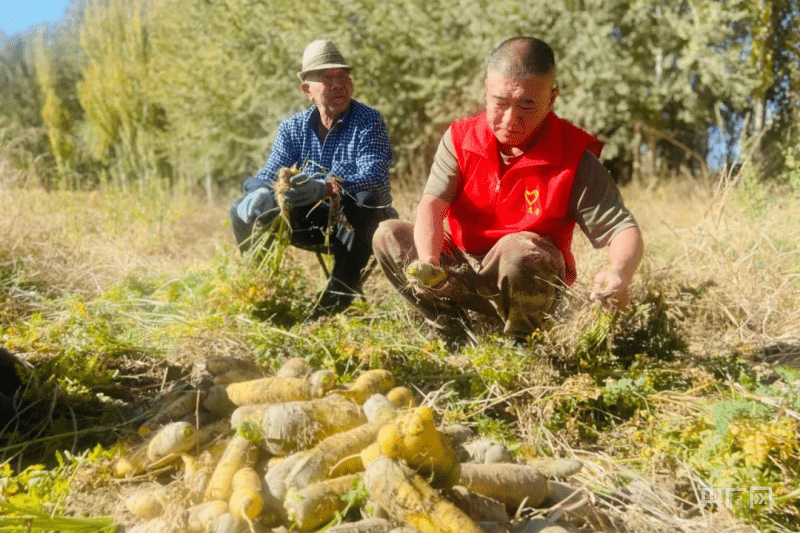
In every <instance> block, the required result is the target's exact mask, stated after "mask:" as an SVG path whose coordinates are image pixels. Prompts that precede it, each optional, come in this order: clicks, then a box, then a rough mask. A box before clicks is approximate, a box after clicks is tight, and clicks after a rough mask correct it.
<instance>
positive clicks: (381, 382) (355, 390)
mask: <svg viewBox="0 0 800 533" xmlns="http://www.w3.org/2000/svg"><path fill="white" fill-rule="evenodd" d="M392 387H394V375H393V374H392V373H391V372H389V371H388V370H382V369H380V368H375V369H372V370H367V371H365V372H362V373H361V374H359V376H358V377H357V378H356V380H355V381H354V382H353V383H352V384H351V385H350V386H349V387H348V388H347V390H346V391H336V392H337V393H342V394H344V395H345V396H347V397H348V398H351V399H352V400H353V401H355V402H357V403H360V404H363V403H364V402H366V401H367V399H368V398H369V397H370V396H372V395H373V394H386V393H387V392H389V391H390V390H392Z"/></svg>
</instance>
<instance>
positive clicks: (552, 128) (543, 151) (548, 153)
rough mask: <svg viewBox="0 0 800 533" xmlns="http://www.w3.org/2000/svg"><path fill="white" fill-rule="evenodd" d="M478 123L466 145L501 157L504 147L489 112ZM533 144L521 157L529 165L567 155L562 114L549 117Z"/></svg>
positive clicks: (492, 157)
mask: <svg viewBox="0 0 800 533" xmlns="http://www.w3.org/2000/svg"><path fill="white" fill-rule="evenodd" d="M476 126H477V127H474V128H470V130H469V133H468V134H467V136H466V138H465V139H464V146H463V149H464V150H467V151H470V152H473V153H476V154H478V155H480V156H481V157H483V158H484V159H488V160H498V164H499V159H500V153H499V150H500V147H499V145H498V142H497V138H496V137H495V136H494V133H492V130H491V129H489V124H488V123H487V122H486V113H485V112H484V113H483V114H481V115H480V116H478V117H476ZM533 135H534V138H535V140H533V141H532V144H533V145H532V146H531V147H530V148H529V149H528V151H527V152H525V153H524V154H523V155H522V156H520V158H519V159H518V160H517V163H516V164H515V166H516V165H517V164H525V165H558V164H560V163H561V162H562V161H563V160H564V157H565V153H564V143H563V142H562V137H563V133H562V131H561V124H560V123H559V119H558V117H557V116H556V115H555V113H553V112H552V111H551V112H550V113H549V114H548V115H547V116H546V117H545V119H544V121H543V122H542V125H541V127H540V128H539V130H538V131H536V132H535V133H534V134H533Z"/></svg>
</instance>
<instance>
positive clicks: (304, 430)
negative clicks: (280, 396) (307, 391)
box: [261, 398, 367, 455]
mask: <svg viewBox="0 0 800 533" xmlns="http://www.w3.org/2000/svg"><path fill="white" fill-rule="evenodd" d="M366 421H367V419H366V417H365V416H364V411H363V410H362V409H361V406H360V405H358V404H356V403H355V402H352V401H349V400H345V399H342V398H324V399H319V400H313V401H304V402H286V403H280V404H275V405H271V406H269V407H268V408H267V410H266V411H265V412H264V417H263V418H262V419H261V432H262V434H263V435H264V442H265V446H266V448H267V450H268V451H269V452H270V453H272V454H274V455H288V454H290V453H292V452H295V451H297V450H303V449H307V448H310V447H312V446H314V445H316V444H317V443H318V442H319V441H320V440H322V439H324V438H325V437H327V436H328V435H332V434H333V433H339V432H342V431H346V430H348V429H351V428H354V427H356V426H360V425H361V424H364V423H365V422H366Z"/></svg>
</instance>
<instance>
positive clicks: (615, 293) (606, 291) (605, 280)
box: [589, 270, 631, 309]
mask: <svg viewBox="0 0 800 533" xmlns="http://www.w3.org/2000/svg"><path fill="white" fill-rule="evenodd" d="M630 300H631V296H630V289H629V283H626V282H625V280H623V279H622V276H620V274H619V272H616V271H614V270H603V271H602V272H599V273H598V274H597V275H596V276H595V277H594V285H593V286H592V292H591V293H590V294H589V301H590V302H602V304H603V307H605V308H618V309H622V308H623V307H625V306H627V305H628V303H629V302H630Z"/></svg>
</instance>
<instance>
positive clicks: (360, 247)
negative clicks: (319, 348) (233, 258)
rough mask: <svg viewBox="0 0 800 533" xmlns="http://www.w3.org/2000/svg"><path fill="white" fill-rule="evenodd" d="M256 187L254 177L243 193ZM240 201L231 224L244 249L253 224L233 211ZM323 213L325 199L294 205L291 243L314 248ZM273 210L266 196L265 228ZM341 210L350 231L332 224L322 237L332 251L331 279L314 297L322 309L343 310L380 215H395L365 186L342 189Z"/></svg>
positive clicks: (357, 285)
mask: <svg viewBox="0 0 800 533" xmlns="http://www.w3.org/2000/svg"><path fill="white" fill-rule="evenodd" d="M259 187H263V183H262V182H261V181H258V180H255V179H254V178H251V179H249V180H247V181H246V182H245V184H244V189H245V192H246V193H249V192H251V191H253V190H255V189H257V188H259ZM241 201H242V199H241V198H240V199H239V200H236V201H235V202H234V203H233V205H232V206H231V224H232V226H233V234H234V236H235V237H236V242H237V243H238V244H239V249H240V250H241V251H242V252H243V253H244V252H246V251H247V250H248V249H249V248H250V241H251V239H250V237H251V234H252V231H253V228H252V226H248V224H246V223H245V222H244V221H242V220H241V219H240V218H239V217H238V216H237V214H236V207H237V206H238V205H239V203H240V202H241ZM328 212H329V204H328V203H322V204H320V205H317V206H316V207H314V205H308V206H302V207H294V208H293V209H292V211H291V213H290V215H289V223H290V227H291V229H292V235H291V244H292V245H293V246H296V247H298V248H301V249H305V250H319V249H320V247H322V246H324V245H325V229H326V228H327V227H328V218H329V217H328ZM278 214H279V212H278V206H277V202H276V201H275V199H274V197H272V205H270V206H268V207H267V209H266V210H265V212H264V214H263V215H261V217H259V221H260V223H261V224H262V225H263V226H266V227H269V226H270V223H271V222H272V221H273V220H274V219H275V217H277V216H278ZM341 214H342V215H343V216H344V218H345V219H346V220H347V222H348V223H349V224H350V226H351V227H352V230H350V229H348V228H346V227H345V226H343V225H342V224H336V225H335V226H334V227H333V228H332V229H331V234H330V236H329V238H328V246H329V248H328V249H327V250H324V251H325V252H327V253H330V254H332V255H333V269H332V270H331V278H330V279H329V280H328V285H327V287H326V288H325V291H324V292H323V294H322V296H321V298H320V302H319V307H320V308H321V309H322V310H324V311H325V312H328V313H338V312H340V311H343V310H344V309H346V308H347V307H348V306H349V305H350V303H351V302H352V301H353V299H354V298H355V297H356V296H357V295H358V294H360V291H361V276H362V273H363V271H364V268H365V267H366V266H367V263H369V259H370V257H371V256H372V235H373V234H374V233H375V229H376V228H377V227H378V224H379V223H380V222H381V221H382V220H385V219H387V218H396V214H394V210H393V209H392V208H391V207H386V206H378V205H376V202H375V198H374V195H373V194H372V193H371V192H368V191H363V192H360V193H356V194H355V196H350V195H349V194H346V193H344V194H342V198H341Z"/></svg>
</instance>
